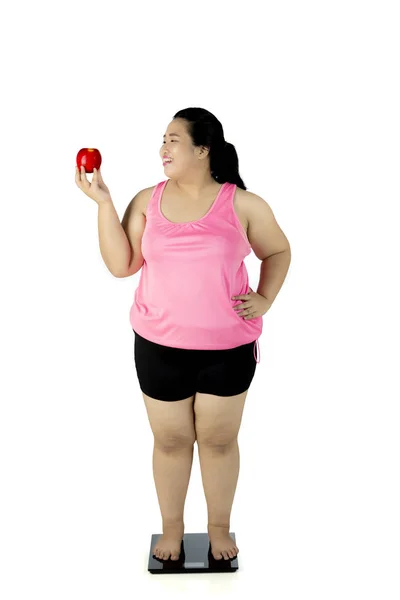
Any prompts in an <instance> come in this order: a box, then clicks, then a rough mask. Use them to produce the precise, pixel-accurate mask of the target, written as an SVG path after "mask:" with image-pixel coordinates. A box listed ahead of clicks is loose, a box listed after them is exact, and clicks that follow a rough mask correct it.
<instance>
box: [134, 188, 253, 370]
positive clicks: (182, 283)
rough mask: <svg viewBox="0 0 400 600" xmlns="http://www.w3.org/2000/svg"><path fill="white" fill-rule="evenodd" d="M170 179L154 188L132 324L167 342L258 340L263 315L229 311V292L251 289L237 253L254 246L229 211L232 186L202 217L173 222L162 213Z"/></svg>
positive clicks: (215, 345)
mask: <svg viewBox="0 0 400 600" xmlns="http://www.w3.org/2000/svg"><path fill="white" fill-rule="evenodd" d="M168 181H169V180H168V179H167V180H166V181H162V182H160V183H159V184H158V185H156V186H155V188H154V190H153V193H152V195H151V198H150V200H149V203H148V206H147V213H146V227H145V230H144V233H143V238H142V254H143V258H144V263H143V266H142V270H141V276H140V281H139V285H138V287H137V289H136V291H135V297H134V301H133V304H132V307H131V309H130V323H131V326H132V328H133V329H134V330H135V331H136V332H137V333H138V334H139V335H141V336H142V337H144V338H146V339H147V340H149V341H151V342H155V343H157V344H161V345H164V346H171V347H173V348H186V349H194V350H221V349H228V348H235V347H237V346H241V345H242V344H248V343H250V342H253V341H254V343H255V346H256V343H257V346H258V338H259V337H260V335H261V332H262V328H263V320H262V317H255V318H253V319H247V320H245V319H244V318H243V317H242V316H240V315H238V314H237V311H235V310H233V307H234V306H236V305H237V304H241V302H242V301H240V300H232V296H238V295H240V294H247V293H248V292H249V290H251V288H249V281H248V273H247V269H246V266H245V264H244V262H243V259H244V258H245V257H246V256H248V255H249V254H250V252H251V250H252V248H251V245H250V243H249V241H248V239H247V236H246V233H245V231H244V229H243V227H242V224H241V223H240V221H239V218H238V216H237V215H236V212H235V210H234V205H233V199H234V196H235V192H236V185H235V184H234V183H229V182H227V183H224V184H223V185H222V187H221V188H220V190H219V192H218V196H217V198H216V199H215V201H214V203H213V204H212V206H211V208H210V209H209V211H208V212H207V214H206V215H205V216H204V217H202V218H201V219H198V220H197V221H189V222H187V223H172V222H171V221H169V220H168V219H167V218H166V217H165V216H164V215H163V213H162V212H161V196H162V193H163V191H164V188H165V186H166V184H167V182H168ZM254 353H255V347H254ZM258 355H259V356H260V348H259V346H258ZM254 357H255V359H256V361H257V362H260V358H258V360H257V357H256V356H255V354H254Z"/></svg>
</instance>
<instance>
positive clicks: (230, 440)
mask: <svg viewBox="0 0 400 600" xmlns="http://www.w3.org/2000/svg"><path fill="white" fill-rule="evenodd" d="M237 441H238V439H237V435H236V434H228V433H222V432H220V431H219V432H215V433H210V432H208V433H204V434H202V435H199V434H197V444H198V446H202V447H207V448H210V449H212V450H215V451H218V452H227V451H229V450H230V449H231V448H232V446H234V445H235V444H237Z"/></svg>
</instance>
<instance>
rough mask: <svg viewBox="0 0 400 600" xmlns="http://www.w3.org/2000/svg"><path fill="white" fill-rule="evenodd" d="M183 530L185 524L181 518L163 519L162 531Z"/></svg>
mask: <svg viewBox="0 0 400 600" xmlns="http://www.w3.org/2000/svg"><path fill="white" fill-rule="evenodd" d="M184 530H185V524H184V522H183V521H182V520H164V519H163V533H166V532H174V533H175V532H181V531H184Z"/></svg>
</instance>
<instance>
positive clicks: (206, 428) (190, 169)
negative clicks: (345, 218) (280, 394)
mask: <svg viewBox="0 0 400 600" xmlns="http://www.w3.org/2000/svg"><path fill="white" fill-rule="evenodd" d="M160 157H161V159H162V160H163V164H164V169H165V174H166V176H167V177H168V179H166V180H164V181H162V182H160V183H158V184H157V185H156V186H153V187H150V188H146V189H144V190H141V191H140V192H139V193H138V194H137V195H136V196H135V197H134V198H133V200H132V201H131V202H130V204H129V205H128V207H127V209H126V211H125V214H124V217H123V219H122V222H121V223H120V222H119V218H118V215H117V213H116V211H115V208H114V205H113V202H112V199H111V196H110V192H109V190H108V188H107V186H106V185H105V183H104V181H103V179H102V177H101V174H100V171H98V172H96V171H95V172H94V174H93V179H92V183H91V184H90V183H89V182H88V180H87V179H86V175H85V172H84V169H81V173H79V172H78V170H77V173H76V182H77V185H78V186H79V187H80V188H81V189H82V190H83V191H84V192H85V193H86V194H87V195H88V196H90V197H91V198H93V199H94V200H95V201H96V202H97V203H98V206H99V239H100V250H101V254H102V257H103V259H104V261H105V263H106V265H107V267H108V268H109V270H110V271H111V273H113V274H114V275H115V276H116V277H127V276H130V275H133V274H135V273H137V272H138V271H139V270H140V269H141V268H142V267H143V269H142V272H141V278H140V282H139V286H138V288H137V289H136V292H135V299H134V302H133V305H132V307H131V311H130V323H131V325H132V329H133V331H134V334H135V365H136V371H137V375H138V380H139V384H140V388H141V391H142V393H143V398H144V401H145V404H146V409H147V413H148V417H149V422H150V426H151V429H152V432H153V434H154V450H153V472H154V480H155V485H156V490H157V496H158V501H159V505H160V510H161V515H162V522H163V535H162V536H161V537H160V538H159V539H158V541H157V543H156V545H155V546H154V548H153V554H154V556H156V557H157V558H159V559H163V560H167V559H171V560H178V559H179V555H180V552H181V542H182V538H183V534H184V504H185V500H186V494H187V489H188V485H189V479H190V473H191V467H192V461H193V450H194V442H195V441H197V445H198V452H199V460H200V465H201V474H202V481H203V486H204V492H205V496H206V501H207V509H208V535H209V538H210V546H211V552H212V554H213V556H214V558H215V559H216V560H221V559H225V560H229V559H232V558H234V557H235V556H236V555H237V554H238V552H239V549H238V547H237V546H236V544H235V543H234V541H233V539H232V538H231V537H230V535H229V530H230V515H231V510H232V504H233V499H234V495H235V490H236V485H237V480H238V474H239V447H238V440H237V436H238V432H239V427H240V423H241V419H242V413H243V408H244V403H245V400H246V396H247V393H248V389H249V387H250V384H251V381H252V379H253V376H254V373H255V369H256V363H257V362H259V360H258V361H257V358H256V356H255V350H256V344H257V342H258V338H259V336H260V334H261V332H262V316H263V315H264V314H265V313H266V312H267V311H268V309H269V308H270V306H271V304H272V302H273V301H274V299H275V297H276V295H277V294H278V292H279V290H280V288H281V286H282V284H283V281H284V279H285V277H286V273H287V271H288V268H289V264H290V246H289V242H288V240H287V238H286V236H285V235H284V233H283V231H282V230H281V228H280V227H279V225H278V223H277V222H276V220H275V218H274V215H273V212H272V210H271V208H270V207H269V205H268V204H267V203H266V202H265V200H263V199H262V198H261V197H260V196H257V195H256V194H253V193H251V192H248V191H246V187H245V185H244V183H243V181H242V179H241V177H240V175H239V171H238V157H237V154H236V150H235V148H234V146H233V145H232V144H229V143H227V142H226V141H225V139H224V133H223V128H222V125H221V123H220V122H219V121H218V119H217V118H216V117H215V116H214V115H212V114H211V113H210V112H208V111H207V110H204V109H201V108H188V109H185V110H182V111H179V112H178V113H176V114H175V116H174V118H173V120H172V121H171V122H170V123H169V125H168V127H167V130H166V133H165V135H164V136H163V143H162V146H161V149H160ZM251 250H253V251H254V253H255V254H256V256H257V257H258V258H259V259H260V260H261V261H262V266H261V277H260V283H259V286H258V291H257V293H256V292H254V291H252V290H251V288H249V285H248V275H247V270H246V266H245V264H244V262H243V260H244V258H245V257H246V256H247V255H248V254H250V252H251Z"/></svg>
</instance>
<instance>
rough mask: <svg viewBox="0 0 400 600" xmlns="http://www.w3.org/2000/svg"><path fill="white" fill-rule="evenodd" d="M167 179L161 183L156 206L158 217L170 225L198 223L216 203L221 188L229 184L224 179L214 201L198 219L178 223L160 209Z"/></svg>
mask: <svg viewBox="0 0 400 600" xmlns="http://www.w3.org/2000/svg"><path fill="white" fill-rule="evenodd" d="M168 181H169V179H167V180H166V181H165V182H164V183H163V185H162V188H161V190H160V194H159V198H158V203H157V207H158V214H159V215H160V217H161V218H162V219H163V220H164V221H166V222H167V223H169V224H170V225H189V224H193V223H200V221H203V220H204V219H205V218H206V217H208V215H209V214H210V213H211V212H212V211H213V209H214V207H215V205H216V204H217V203H218V200H219V198H220V196H221V194H222V192H223V190H224V189H225V186H227V185H230V183H229V181H225V183H223V184H222V185H221V187H220V189H219V191H218V194H217V196H216V198H215V200H214V202H213V203H212V204H211V206H210V208H209V209H208V211H207V212H206V214H205V215H204V216H203V217H201V218H200V219H196V220H195V221H181V222H179V223H176V222H175V221H170V220H169V219H167V217H166V216H165V215H164V214H163V212H162V210H161V199H162V196H163V192H164V190H165V187H166V185H167V183H168Z"/></svg>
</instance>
